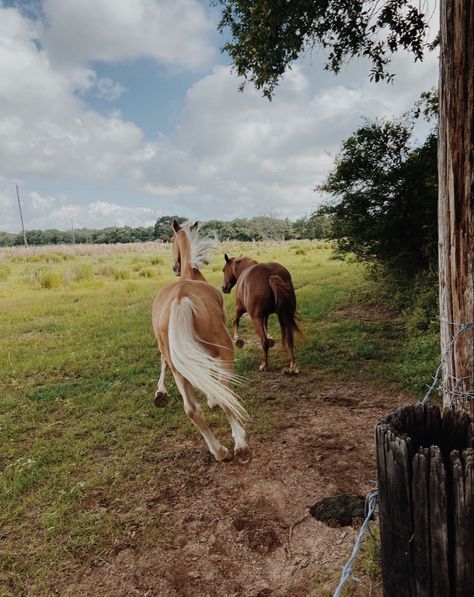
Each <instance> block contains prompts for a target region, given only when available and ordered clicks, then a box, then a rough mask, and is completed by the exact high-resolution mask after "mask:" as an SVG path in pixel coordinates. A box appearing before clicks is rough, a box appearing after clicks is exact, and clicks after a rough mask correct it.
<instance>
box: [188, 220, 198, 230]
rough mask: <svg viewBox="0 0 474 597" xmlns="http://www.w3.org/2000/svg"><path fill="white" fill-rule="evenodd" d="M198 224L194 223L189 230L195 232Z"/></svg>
mask: <svg viewBox="0 0 474 597" xmlns="http://www.w3.org/2000/svg"><path fill="white" fill-rule="evenodd" d="M198 224H199V222H194V224H193V225H192V226H191V228H190V230H193V231H194V230H197V227H198Z"/></svg>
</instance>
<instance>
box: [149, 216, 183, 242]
mask: <svg viewBox="0 0 474 597" xmlns="http://www.w3.org/2000/svg"><path fill="white" fill-rule="evenodd" d="M173 220H176V221H177V222H178V223H179V224H182V223H183V222H185V221H186V218H183V217H181V216H162V217H161V218H158V220H156V223H155V228H154V236H155V238H156V239H157V240H161V241H162V242H166V243H168V242H169V241H170V240H171V237H172V236H173V228H172V222H173Z"/></svg>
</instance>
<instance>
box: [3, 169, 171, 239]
mask: <svg viewBox="0 0 474 597" xmlns="http://www.w3.org/2000/svg"><path fill="white" fill-rule="evenodd" d="M21 204H22V211H23V218H24V221H25V227H26V229H27V230H33V229H46V228H57V229H59V230H66V229H69V228H71V222H72V221H73V222H74V227H75V228H83V227H85V228H105V227H106V226H112V225H113V226H132V227H137V226H152V225H153V224H154V223H155V222H156V219H157V218H158V217H159V215H160V214H161V212H160V211H159V210H156V209H151V208H148V207H129V206H124V205H118V204H117V203H113V202H110V201H100V200H99V201H91V202H89V203H87V204H85V205H83V204H79V203H75V202H73V201H71V200H69V199H68V198H67V197H65V196H53V195H41V194H39V193H37V192H36V191H31V192H29V193H27V194H25V193H24V192H23V190H22V191H21ZM0 213H1V219H0V230H1V231H6V232H8V231H11V232H17V231H18V230H19V229H20V216H19V211H18V203H17V198H16V192H15V183H14V182H13V181H10V180H5V179H3V180H2V179H0Z"/></svg>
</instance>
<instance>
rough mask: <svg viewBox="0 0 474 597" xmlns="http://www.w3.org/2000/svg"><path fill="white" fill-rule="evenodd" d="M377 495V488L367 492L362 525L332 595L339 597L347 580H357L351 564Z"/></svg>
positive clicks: (362, 537) (357, 551)
mask: <svg viewBox="0 0 474 597" xmlns="http://www.w3.org/2000/svg"><path fill="white" fill-rule="evenodd" d="M378 495H379V490H378V489H374V490H373V491H371V492H370V493H369V494H368V496H367V498H366V500H365V505H366V513H367V514H366V517H365V520H364V522H363V523H362V526H361V527H360V530H359V534H358V535H357V539H356V541H355V543H354V547H353V548H352V553H351V555H350V558H349V559H348V560H347V562H346V563H345V564H344V567H343V569H342V574H341V580H340V581H339V584H338V586H337V589H336V590H335V591H334V597H340V595H342V590H343V588H344V585H345V584H346V582H347V581H348V580H358V579H357V578H355V577H354V576H352V565H353V564H354V560H355V559H356V556H357V554H358V553H359V550H360V548H361V546H362V541H363V539H364V535H365V533H366V532H367V529H368V528H369V522H370V521H371V520H372V517H373V515H374V512H375V507H376V505H377V498H378Z"/></svg>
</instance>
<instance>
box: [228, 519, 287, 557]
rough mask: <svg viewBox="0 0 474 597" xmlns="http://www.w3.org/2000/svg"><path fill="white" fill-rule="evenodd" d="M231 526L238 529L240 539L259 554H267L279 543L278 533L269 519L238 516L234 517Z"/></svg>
mask: <svg viewBox="0 0 474 597" xmlns="http://www.w3.org/2000/svg"><path fill="white" fill-rule="evenodd" d="M232 526H233V527H234V529H236V530H237V531H239V534H240V540H241V541H243V542H245V543H246V544H247V545H248V547H250V549H251V550H252V551H255V552H257V553H259V554H260V555H268V554H270V553H272V552H273V551H274V550H275V549H276V548H277V547H280V545H281V541H280V538H279V536H278V533H277V532H276V531H275V529H274V528H273V527H272V524H271V523H270V522H269V521H266V520H263V519H262V520H260V519H254V518H243V517H242V518H240V517H238V518H234V520H233V521H232Z"/></svg>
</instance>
